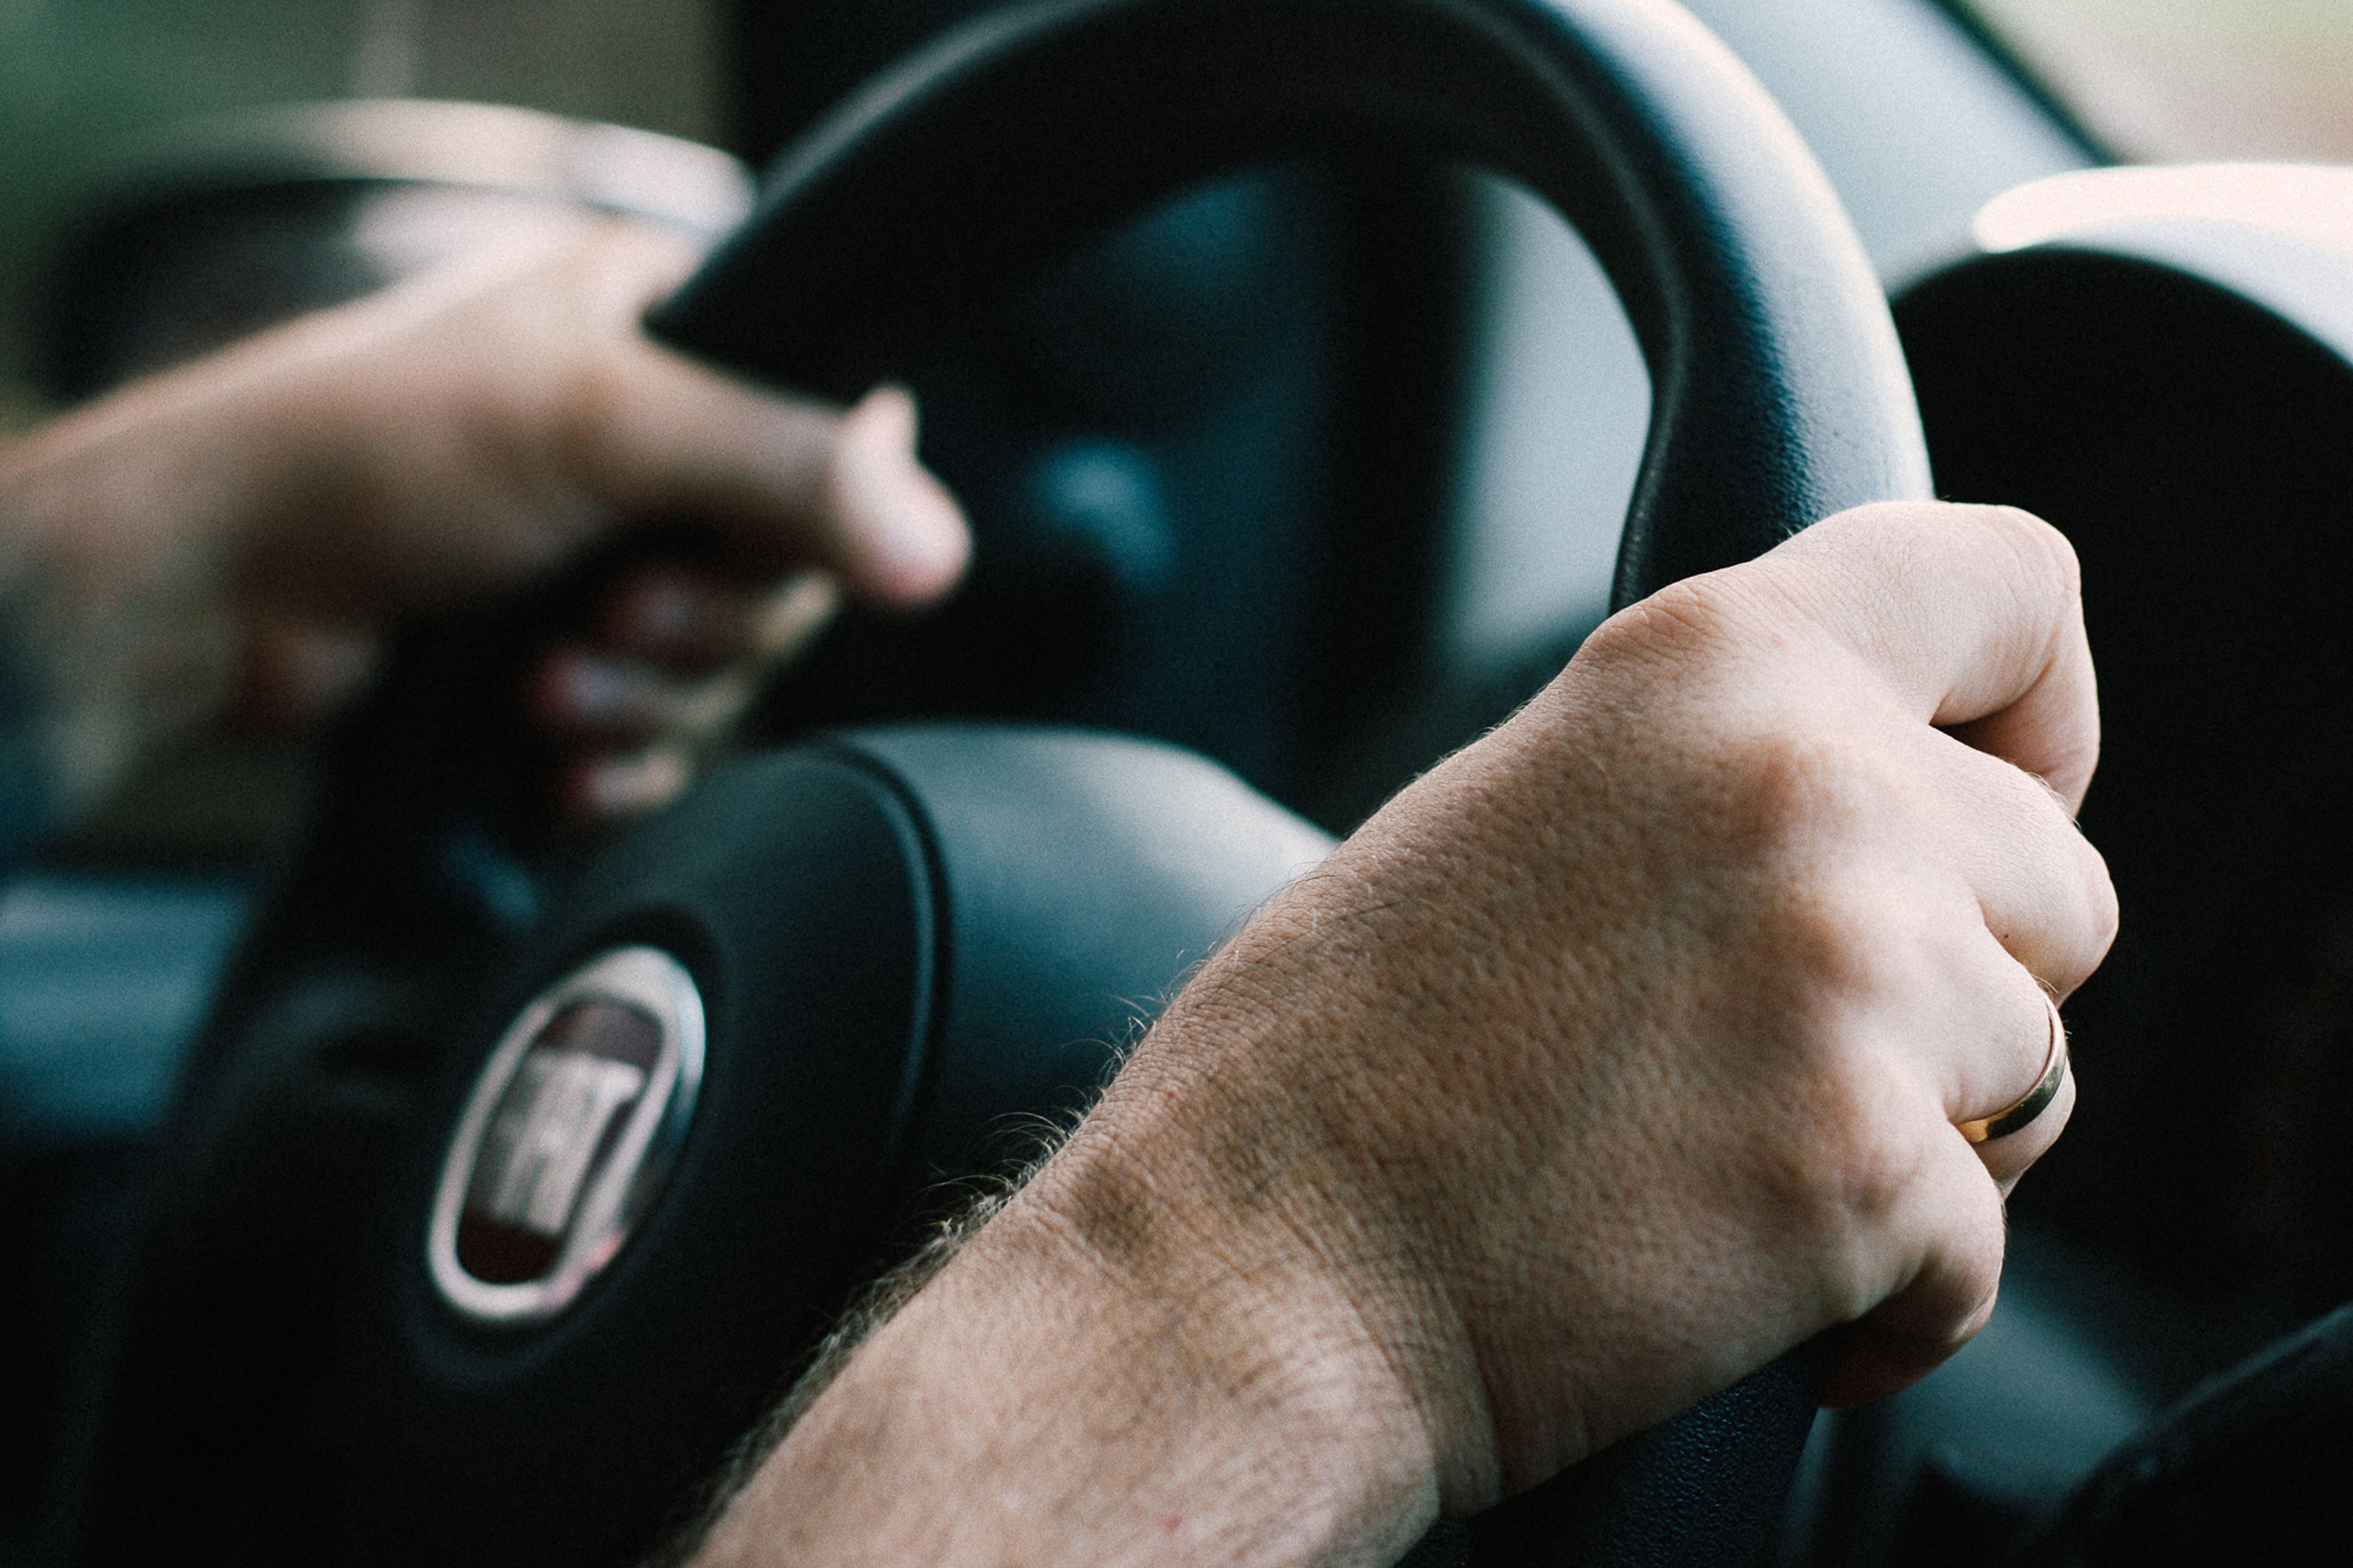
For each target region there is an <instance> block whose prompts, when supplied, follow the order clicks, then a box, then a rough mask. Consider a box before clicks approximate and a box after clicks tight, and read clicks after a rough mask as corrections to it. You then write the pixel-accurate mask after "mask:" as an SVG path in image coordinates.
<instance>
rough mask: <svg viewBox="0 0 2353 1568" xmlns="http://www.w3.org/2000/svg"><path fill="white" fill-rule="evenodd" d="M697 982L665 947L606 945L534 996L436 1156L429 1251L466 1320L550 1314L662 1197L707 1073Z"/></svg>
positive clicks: (447, 1297) (442, 1285)
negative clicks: (444, 1152)
mask: <svg viewBox="0 0 2353 1568" xmlns="http://www.w3.org/2000/svg"><path fill="white" fill-rule="evenodd" d="M702 1052H703V1016H702V993H701V992H699V991H698V990H696V989H695V984H694V977H693V976H692V975H691V974H689V973H687V971H686V968H685V966H684V965H682V964H681V963H679V962H678V961H677V960H676V959H674V958H672V957H670V954H668V953H666V952H662V951H661V950H660V949H659V948H652V947H621V948H614V949H611V950H609V951H607V952H604V953H602V954H599V955H598V956H597V957H596V958H595V959H592V960H591V961H589V962H588V963H585V964H583V965H582V966H581V967H579V968H578V969H575V970H574V971H573V972H572V973H570V974H568V975H566V976H565V977H564V978H563V979H562V980H559V981H557V982H556V983H555V984H554V985H551V986H549V987H548V988H547V989H546V990H544V991H542V992H541V993H540V994H538V995H537V996H535V997H533V999H532V1000H531V1002H530V1003H529V1005H526V1006H525V1007H524V1008H523V1010H522V1012H521V1013H520V1014H518V1015H517V1016H516V1017H515V1020H514V1022H513V1023H512V1025H510V1026H508V1028H507V1031H506V1033H505V1034H504V1035H503V1036H501V1037H500V1040H499V1043H498V1047H497V1048H496V1049H494V1050H493V1051H491V1058H490V1060H489V1061H488V1062H487V1063H486V1064H485V1065H484V1067H483V1068H482V1072H481V1076H480V1078H478V1079H476V1080H475V1083H474V1089H473V1092H472V1093H471V1094H470V1095H469V1096H468V1097H467V1100H466V1108H465V1110H464V1112H463V1114H461V1115H460V1116H459V1120H458V1131H457V1135H456V1136H455V1137H454V1138H452V1139H451V1140H450V1143H449V1152H448V1154H447V1155H446V1156H445V1157H444V1158H443V1160H442V1163H441V1177H440V1181H439V1183H438V1185H437V1186H436V1188H435V1191H434V1196H433V1222H432V1226H431V1227H430V1228H429V1230H428V1231H427V1236H426V1261H427V1267H428V1268H429V1270H430V1272H431V1274H432V1277H433V1283H434V1285H435V1287H436V1288H437V1289H438V1290H439V1292H440V1294H441V1298H442V1300H444V1301H445V1302H447V1303H448V1305H449V1306H450V1307H451V1308H452V1309H454V1310H456V1311H457V1312H458V1314H459V1316H460V1317H463V1318H466V1319H469V1320H470V1321H474V1322H478V1323H484V1324H497V1325H503V1326H510V1327H517V1326H526V1325H530V1324H534V1323H541V1322H544V1321H547V1320H549V1319H551V1318H554V1316H555V1315H556V1314H557V1313H559V1312H561V1311H563V1310H565V1308H566V1307H568V1306H570V1305H571V1304H572V1302H573V1300H575V1299H576V1298H577V1297H578V1296H579V1294H580V1292H581V1290H582V1289H584V1288H586V1285H587V1283H588V1281H589V1280H591V1279H595V1278H596V1275H597V1274H598V1273H599V1272H600V1271H601V1270H602V1269H603V1268H605V1266H606V1265H607V1264H608V1263H610V1262H612V1260H613V1259H614V1258H615V1257H617V1255H618V1254H619V1252H620V1250H621V1248H622V1247H623V1246H624V1245H625V1244H626V1243H627V1242H628V1238H629V1232H630V1229H631V1227H632V1226H634V1225H635V1224H636V1222H637V1221H638V1218H639V1217H640V1216H641V1215H644V1214H645V1212H646V1211H647V1209H648V1208H649V1206H650V1205H651V1204H652V1202H653V1200H654V1198H655V1197H656V1196H657V1195H658V1194H659V1192H660V1190H661V1186H662V1183H663V1181H664V1180H665V1179H666V1178H667V1177H668V1175H669V1173H670V1163H671V1161H672V1159H673V1158H674V1156H675V1155H676V1153H677V1150H678V1144H679V1142H680V1141H681V1139H682V1138H683V1137H684V1136H685V1132H686V1126H687V1122H688V1121H689V1120H690V1119H691V1117H692V1115H693V1112H694V1099H695V1094H696V1091H697V1090H698V1089H699V1088H700V1087H701V1085H702Z"/></svg>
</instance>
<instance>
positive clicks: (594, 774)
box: [559, 745, 694, 822]
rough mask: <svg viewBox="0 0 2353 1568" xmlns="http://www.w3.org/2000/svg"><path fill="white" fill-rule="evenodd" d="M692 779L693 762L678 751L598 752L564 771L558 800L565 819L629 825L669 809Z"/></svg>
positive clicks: (653, 748) (660, 747) (659, 747)
mask: <svg viewBox="0 0 2353 1568" xmlns="http://www.w3.org/2000/svg"><path fill="white" fill-rule="evenodd" d="M693 778H694V766H693V763H692V762H691V760H690V759H689V758H688V756H687V754H686V752H684V751H683V750H682V749H681V748H680V747H677V746H671V745H654V746H649V747H646V748H644V749H642V750H639V751H623V752H589V753H586V754H584V755H582V756H579V757H576V758H575V759H574V760H573V761H572V762H571V763H568V764H567V765H566V766H565V770H564V773H563V777H562V780H561V782H560V784H559V795H560V797H561V803H562V805H563V807H564V809H565V815H567V816H571V817H573V818H574V819H575V820H576V821H583V822H617V821H626V820H627V819H628V818H630V817H633V816H644V815H645V814H646V813H648V812H649V811H655V810H658V809H659V808H660V807H662V806H665V805H669V804H670V802H671V801H673V800H676V799H677V798H678V797H679V795H681V794H682V793H684V791H685V789H686V786H687V785H688V784H691V783H692V782H693Z"/></svg>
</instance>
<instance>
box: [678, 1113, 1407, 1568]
mask: <svg viewBox="0 0 2353 1568" xmlns="http://www.w3.org/2000/svg"><path fill="white" fill-rule="evenodd" d="M1120 1109H1122V1110H1126V1109H1130V1108H1127V1107H1123V1108H1120ZM1170 1131H1174V1130H1173V1129H1171V1128H1168V1127H1166V1126H1163V1127H1157V1128H1147V1127H1143V1126H1140V1125H1137V1124H1136V1123H1135V1122H1134V1121H1132V1120H1130V1119H1126V1118H1123V1117H1121V1116H1119V1115H1117V1114H1114V1115H1113V1117H1112V1118H1111V1119H1109V1120H1108V1121H1106V1120H1104V1119H1103V1118H1100V1117H1099V1118H1098V1119H1097V1121H1094V1122H1093V1123H1091V1124H1090V1126H1089V1128H1088V1129H1087V1130H1086V1131H1082V1134H1081V1136H1080V1138H1079V1140H1078V1141H1077V1142H1076V1143H1074V1145H1073V1146H1072V1147H1071V1148H1069V1149H1066V1150H1065V1151H1064V1152H1063V1153H1062V1155H1061V1156H1060V1157H1059V1158H1058V1159H1057V1160H1056V1161H1055V1162H1053V1163H1050V1165H1049V1166H1048V1167H1047V1169H1046V1170H1045V1171H1044V1172H1042V1173H1040V1175H1039V1178H1038V1180H1037V1181H1035V1182H1033V1183H1032V1184H1031V1185H1030V1186H1029V1188H1028V1189H1026V1190H1025V1191H1024V1192H1023V1193H1021V1194H1018V1195H1017V1196H1016V1197H1015V1198H1014V1199H1013V1200H1012V1202H1011V1203H1010V1204H1008V1206H1007V1208H1006V1209H1005V1211H1004V1212H1003V1213H1002V1214H1000V1215H997V1217H996V1218H995V1219H994V1220H993V1221H992V1222H991V1223H990V1224H989V1225H987V1226H986V1227H985V1228H983V1229H981V1230H980V1231H979V1232H978V1233H977V1234H976V1236H975V1237H973V1238H972V1239H971V1240H970V1241H969V1242H968V1243H967V1244H966V1245H965V1247H963V1248H962V1250H961V1251H960V1252H959V1253H958V1254H957V1255H956V1257H955V1258H954V1259H953V1261H952V1262H951V1263H950V1264H949V1265H948V1266H947V1267H946V1268H945V1269H944V1270H943V1271H942V1272H941V1273H940V1274H939V1275H938V1276H937V1277H936V1278H934V1279H932V1280H931V1281H930V1282H929V1283H928V1284H927V1285H926V1286H925V1287H924V1288H923V1289H922V1290H921V1291H920V1293H918V1294H917V1295H915V1296H914V1298H913V1300H911V1301H909V1302H908V1303H907V1304H906V1305H905V1307H904V1308H903V1309H902V1310H900V1311H899V1312H898V1313H897V1314H896V1315H895V1316H894V1317H892V1319H891V1320H890V1321H888V1322H887V1323H886V1324H884V1325H883V1326H882V1327H881V1329H880V1330H879V1331H876V1332H875V1333H874V1335H873V1337H872V1338H871V1340H870V1341H868V1342H866V1343H865V1344H864V1345H863V1346H862V1347H860V1349H859V1350H858V1352H857V1353H856V1354H855V1355H854V1356H852V1357H851V1358H849V1361H848V1363H847V1364H846V1365H845V1366H843V1367H842V1369H841V1371H840V1372H839V1375H838V1376H836V1377H835V1378H834V1379H833V1380H832V1381H831V1382H830V1383H829V1384H828V1385H827V1386H826V1388H825V1390H824V1392H823V1393H822V1394H821V1395H820V1396H819V1397H818V1398H817V1399H816V1401H815V1402H814V1403H813V1404H812V1405H810V1407H809V1408H808V1409H807V1412H806V1414H805V1415H802V1416H801V1418H800V1419H799V1421H798V1422H797V1424H796V1425H795V1426H794V1427H793V1429H792V1430H791V1431H790V1433H789V1434H788V1435H787V1436H786V1439H785V1441H784V1443H783V1444H782V1446H781V1447H779V1448H778V1449H777V1451H776V1453H775V1454H773V1455H772V1456H770V1457H769V1458H767V1460H766V1462H765V1464H764V1465H762V1466H761V1468H759V1470H758V1471H757V1472H756V1474H755V1475H754V1477H753V1479H752V1480H751V1482H750V1484H749V1485H748V1486H747V1487H746V1488H745V1489H744V1492H743V1493H742V1495H741V1496H739V1497H738V1498H737V1499H736V1500H734V1503H733V1506H732V1507H731V1508H730V1509H729V1510H728V1511H727V1512H726V1514H725V1515H724V1516H723V1519H722V1521H720V1524H719V1526H718V1528H717V1529H716V1530H715V1531H713V1532H712V1536H711V1538H710V1540H709V1541H708V1542H707V1543H706V1545H705V1547H704V1549H703V1551H702V1553H701V1555H700V1556H698V1557H697V1558H696V1559H695V1561H696V1562H697V1563H702V1564H707V1565H709V1568H749V1565H751V1564H782V1563H809V1562H823V1563H845V1564H846V1563H893V1564H898V1563H926V1564H974V1565H980V1564H997V1563H1023V1564H1037V1565H1045V1564H1052V1563H1073V1564H1076V1563H1087V1564H1098V1563H1144V1562H1205V1563H1206V1562H1217V1563H1354V1562H1366V1563H1370V1562H1379V1561H1387V1560H1388V1559H1390V1558H1393V1557H1394V1556H1395V1555H1396V1554H1397V1553H1398V1552H1401V1551H1403V1550H1404V1548H1405V1547H1406V1546H1407V1545H1409V1543H1410V1542H1411V1541H1412V1540H1413V1539H1414V1537H1415V1535H1416V1534H1418V1533H1419V1531H1420V1530H1421V1529H1422V1528H1423V1527H1425V1526H1426V1525H1427V1523H1428V1522H1429V1521H1430V1518H1431V1517H1432V1516H1433V1515H1434V1514H1435V1512H1436V1509H1437V1501H1438V1493H1437V1487H1436V1483H1435V1481H1434V1479H1432V1478H1433V1464H1432V1458H1431V1455H1430V1445H1429V1442H1428V1439H1427V1438H1426V1436H1424V1434H1423V1430H1422V1426H1421V1423H1420V1420H1419V1415H1418V1414H1417V1413H1416V1412H1415V1411H1414V1410H1413V1409H1412V1408H1410V1406H1409V1404H1408V1403H1407V1402H1406V1401H1405V1399H1404V1398H1403V1397H1402V1396H1401V1395H1400V1394H1399V1393H1398V1384H1397V1382H1396V1380H1395V1378H1394V1377H1393V1375H1392V1374H1391V1372H1390V1369H1389V1366H1388V1360H1387V1357H1386V1356H1385V1354H1384V1352H1382V1351H1381V1349H1380V1348H1379V1347H1378V1346H1377V1344H1376V1343H1375V1342H1374V1341H1373V1338H1372V1336H1371V1335H1370V1334H1369V1333H1367V1331H1366V1328H1365V1325H1364V1324H1363V1323H1362V1321H1360V1320H1359V1319H1358V1318H1357V1317H1356V1314H1355V1311H1354V1308H1353V1306H1352V1304H1351V1303H1350V1302H1348V1301H1347V1300H1344V1299H1342V1297H1341V1296H1340V1294H1339V1292H1338V1291H1337V1290H1336V1289H1335V1287H1334V1284H1333V1282H1332V1280H1331V1279H1329V1278H1328V1276H1327V1273H1326V1271H1325V1270H1324V1268H1323V1267H1322V1265H1321V1263H1320V1260H1315V1259H1313V1258H1310V1257H1309V1256H1307V1255H1306V1253H1305V1252H1304V1250H1303V1249H1302V1248H1300V1247H1297V1245H1296V1238H1295V1237H1293V1236H1292V1235H1291V1234H1290V1233H1288V1232H1281V1233H1275V1232H1269V1231H1264V1230H1260V1229H1259V1228H1258V1227H1254V1226H1247V1225H1245V1226H1232V1227H1227V1228H1226V1229H1225V1231H1224V1234H1221V1235H1219V1236H1217V1237H1202V1236H1200V1235H1198V1234H1196V1233H1195V1232H1194V1231H1193V1230H1192V1229H1191V1225H1190V1224H1189V1223H1188V1216H1189V1218H1190V1221H1191V1222H1193V1223H1198V1218H1199V1214H1200V1208H1201V1205H1200V1204H1199V1203H1198V1202H1197V1201H1196V1200H1195V1199H1194V1197H1192V1196H1190V1195H1187V1194H1180V1193H1172V1192H1166V1191H1160V1190H1156V1188H1155V1183H1154V1181H1153V1180H1152V1179H1151V1172H1150V1170H1149V1168H1148V1167H1147V1165H1146V1164H1145V1163H1142V1162H1139V1161H1136V1160H1134V1159H1132V1158H1131V1155H1133V1154H1134V1153H1137V1152H1142V1151H1141V1150H1140V1149H1138V1148H1137V1147H1135V1146H1134V1144H1132V1143H1129V1142H1128V1136H1127V1135H1128V1134H1129V1133H1131V1132H1133V1133H1135V1134H1136V1135H1137V1140H1138V1142H1141V1143H1143V1144H1146V1145H1149V1144H1152V1143H1154V1142H1158V1141H1159V1140H1160V1139H1161V1138H1162V1136H1163V1135H1164V1134H1166V1133H1167V1132H1170ZM1186 1163H1187V1162H1186V1161H1184V1160H1182V1159H1179V1160H1177V1161H1175V1162H1171V1164H1172V1166H1174V1167H1177V1169H1175V1170H1174V1171H1172V1173H1173V1174H1175V1175H1176V1178H1177V1179H1178V1180H1179V1181H1180V1182H1181V1181H1184V1180H1186V1179H1187V1178H1186V1177H1185V1175H1184V1173H1183V1172H1182V1170H1181V1167H1182V1166H1183V1165H1184V1164H1186ZM1254 1232H1255V1234H1253V1233H1254Z"/></svg>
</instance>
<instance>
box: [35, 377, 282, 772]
mask: <svg viewBox="0 0 2353 1568" xmlns="http://www.w3.org/2000/svg"><path fill="white" fill-rule="evenodd" d="M247 423H248V422H247V421H246V420H245V419H244V417H243V416H242V411H241V409H240V407H239V406H238V400H237V398H236V397H234V396H230V395H224V394H223V391H222V389H217V388H210V387H206V386H204V385H202V384H195V383H192V382H190V381H187V380H184V379H178V378H171V377H166V378H161V379H159V380H158V381H157V382H155V383H153V384H148V385H145V386H142V387H141V388H139V389H137V390H136V391H135V392H134V393H132V394H131V395H125V396H122V397H120V398H117V399H111V400H109V401H108V402H106V403H102V404H100V405H94V406H92V407H90V408H89V409H85V410H83V411H81V412H79V413H77V414H74V415H70V416H67V417H65V418H62V419H59V420H58V421H56V422H54V423H52V424H50V425H48V426H44V427H42V428H40V429H38V430H37V431H35V432H34V433H32V434H30V435H28V436H26V437H23V438H22V439H20V440H18V441H17V442H16V443H15V444H13V445H12V446H10V447H6V448H5V449H0V637H5V639H6V648H5V654H0V658H5V661H6V663H7V664H8V666H9V668H10V669H11V671H12V672H13V675H14V678H15V680H16V686H17V689H18V698H19V702H18V707H19V714H20V720H19V722H20V725H21V730H20V733H21V734H22V735H23V737H24V738H25V742H26V747H27V749H28V750H29V751H30V752H31V753H32V755H33V757H34V758H35V759H36V761H35V767H36V769H37V772H38V773H39V774H40V775H41V784H40V786H39V787H40V790H41V793H42V794H43V795H46V797H47V805H48V811H49V815H51V816H54V817H58V818H69V817H70V816H72V815H73V814H74V813H75V812H77V811H79V809H81V808H82V807H83V806H85V805H88V804H89V803H90V801H91V800H92V799H93V798H95V797H96V796H97V795H100V794H102V793H103V792H104V791H105V790H106V789H107V788H108V787H109V786H110V785H111V784H113V783H114V782H115V781H116V780H117V779H118V778H120V777H121V774H122V773H123V772H124V771H125V770H126V769H128V768H129V767H130V766H132V764H133V763H135V762H136V761H137V760H138V759H139V758H140V757H142V756H143V755H145V754H147V753H148V752H152V751H153V749H155V748H156V747H157V746H158V745H161V744H164V743H167V742H169V741H170V740H171V739H173V738H174V737H175V736H177V735H179V734H182V733H185V732H186V731H189V730H191V729H193V728H195V727H196V726H197V725H199V724H201V723H203V722H205V721H206V720H208V719H210V718H211V717H212V716H214V715H215V714H216V713H217V711H218V710H219V709H220V707H221V705H222V703H223V702H224V701H226V700H227V695H228V693H229V691H230V690H231V689H232V687H233V684H234V679H235V675H236V670H237V658H238V654H239V636H238V629H237V625H236V622H235V617H234V616H233V614H232V613H231V611H230V595H229V594H228V593H227V584H226V582H225V578H226V577H227V574H228V573H229V571H230V570H231V565H230V560H229V552H228V549H227V529H228V524H229V521H230V517H231V510H230V507H231V500H232V498H233V497H234V495H235V494H236V491H235V489H234V487H235V486H236V485H237V484H238V483H239V482H241V481H242V480H243V479H244V478H245V475H246V470H247V467H248V464H247V457H248V451H247V448H248V442H247V441H246V440H245V439H243V431H244V427H245V426H246V425H247Z"/></svg>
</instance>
